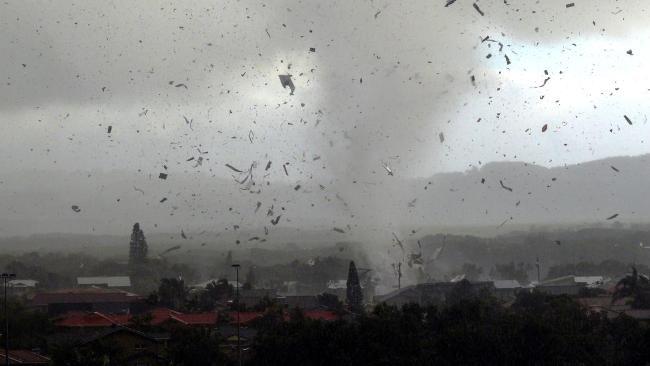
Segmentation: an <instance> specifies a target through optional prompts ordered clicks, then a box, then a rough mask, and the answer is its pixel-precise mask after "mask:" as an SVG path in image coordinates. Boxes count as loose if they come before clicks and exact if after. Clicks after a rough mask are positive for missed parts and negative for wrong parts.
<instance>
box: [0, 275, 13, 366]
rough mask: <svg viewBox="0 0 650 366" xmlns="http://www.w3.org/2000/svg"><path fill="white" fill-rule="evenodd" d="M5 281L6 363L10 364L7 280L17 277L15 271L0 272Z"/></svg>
mask: <svg viewBox="0 0 650 366" xmlns="http://www.w3.org/2000/svg"><path fill="white" fill-rule="evenodd" d="M0 277H2V279H3V282H4V293H5V298H4V313H5V365H9V317H8V311H7V281H8V280H9V279H10V278H16V274H15V273H2V274H0Z"/></svg>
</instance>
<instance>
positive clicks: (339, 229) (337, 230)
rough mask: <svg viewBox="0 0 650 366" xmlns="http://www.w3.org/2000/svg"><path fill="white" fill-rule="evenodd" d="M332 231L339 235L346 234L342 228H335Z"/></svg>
mask: <svg viewBox="0 0 650 366" xmlns="http://www.w3.org/2000/svg"><path fill="white" fill-rule="evenodd" d="M332 230H334V231H336V232H337V233H341V234H345V230H343V229H341V228H338V227H335V228H333V229H332Z"/></svg>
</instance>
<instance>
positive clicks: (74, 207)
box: [70, 205, 81, 212]
mask: <svg viewBox="0 0 650 366" xmlns="http://www.w3.org/2000/svg"><path fill="white" fill-rule="evenodd" d="M70 208H72V211H74V212H81V208H79V206H77V205H72V207H70Z"/></svg>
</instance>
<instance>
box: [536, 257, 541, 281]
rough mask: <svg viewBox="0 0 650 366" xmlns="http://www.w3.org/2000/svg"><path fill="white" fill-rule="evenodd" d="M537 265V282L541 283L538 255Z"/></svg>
mask: <svg viewBox="0 0 650 366" xmlns="http://www.w3.org/2000/svg"><path fill="white" fill-rule="evenodd" d="M535 265H536V266H537V284H538V285H539V283H540V276H539V257H537V263H535Z"/></svg>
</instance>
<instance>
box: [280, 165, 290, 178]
mask: <svg viewBox="0 0 650 366" xmlns="http://www.w3.org/2000/svg"><path fill="white" fill-rule="evenodd" d="M282 168H283V169H284V174H285V175H286V176H287V177H288V176H289V172H288V171H287V164H282Z"/></svg>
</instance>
